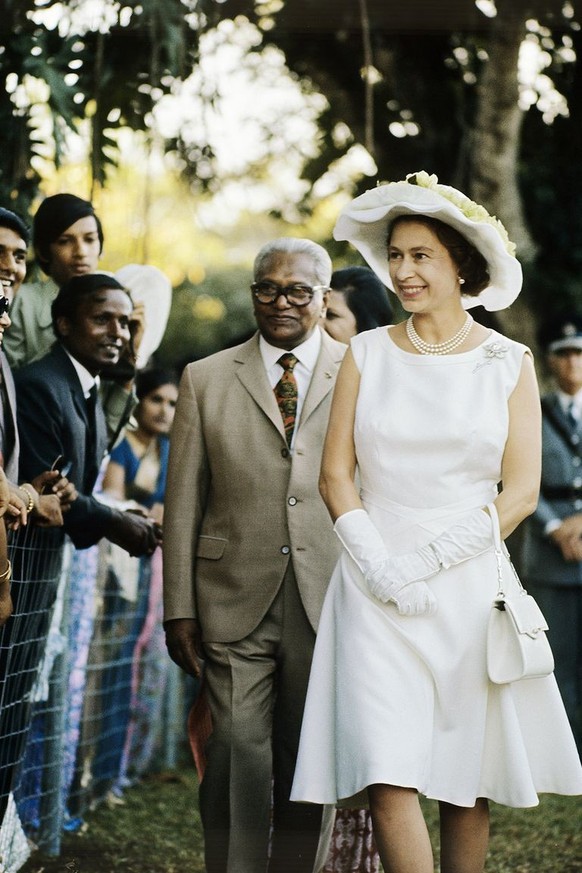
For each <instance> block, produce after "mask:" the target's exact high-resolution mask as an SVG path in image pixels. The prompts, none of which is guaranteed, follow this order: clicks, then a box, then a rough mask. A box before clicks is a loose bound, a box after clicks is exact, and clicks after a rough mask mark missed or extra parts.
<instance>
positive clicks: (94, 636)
mask: <svg viewBox="0 0 582 873" xmlns="http://www.w3.org/2000/svg"><path fill="white" fill-rule="evenodd" d="M10 557H11V561H12V565H13V583H12V597H13V603H14V613H13V616H12V617H11V619H10V620H9V621H8V623H7V624H6V625H5V626H4V627H3V628H1V629H0V804H1V805H0V821H1V822H2V824H1V827H0V873H15V871H17V870H19V869H20V867H21V866H22V865H23V864H24V862H25V861H26V859H27V858H28V857H29V855H30V852H31V850H33V849H34V847H35V846H38V847H39V848H41V849H42V850H43V851H44V852H45V853H47V854H50V855H58V854H59V852H60V846H61V836H62V833H63V831H64V830H70V831H71V830H72V831H75V830H78V829H79V828H81V827H82V826H83V818H84V816H85V814H86V812H87V811H88V810H89V809H90V808H91V807H92V806H94V805H96V804H98V803H99V802H102V801H103V800H107V801H108V802H110V803H117V802H122V796H123V791H124V789H125V788H126V787H127V786H129V785H131V784H134V783H135V782H136V781H139V779H141V778H142V777H143V776H145V775H148V774H150V773H152V772H155V771H157V770H161V769H166V768H172V767H175V766H176V765H177V760H178V754H179V748H180V746H181V741H182V739H183V738H184V737H185V734H186V729H185V721H186V710H187V707H186V703H185V697H186V696H187V692H186V691H185V687H184V679H183V674H181V672H180V671H179V669H178V668H177V667H176V666H175V665H174V664H173V663H172V662H171V661H170V660H169V658H168V656H167V653H166V650H165V644H164V639H163V630H162V566H161V553H160V550H158V551H157V552H156V553H155V554H154V555H153V557H152V558H141V559H137V558H130V557H129V556H128V555H127V554H126V553H125V552H122V551H121V550H120V549H118V548H117V547H116V546H112V545H111V544H109V543H107V542H105V541H102V542H101V543H100V544H99V545H98V546H93V547H92V548H90V549H86V550H84V551H76V550H75V549H74V548H73V547H72V545H71V544H70V543H69V542H68V541H67V540H64V539H63V537H62V535H61V534H60V533H59V532H58V531H57V532H55V531H54V530H43V529H40V528H34V527H32V526H31V527H30V528H28V527H27V528H25V529H24V530H23V531H22V532H19V533H18V534H16V535H13V536H11V540H10Z"/></svg>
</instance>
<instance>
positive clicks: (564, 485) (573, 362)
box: [523, 315, 582, 749]
mask: <svg viewBox="0 0 582 873" xmlns="http://www.w3.org/2000/svg"><path fill="white" fill-rule="evenodd" d="M539 341H540V346H541V347H542V349H543V350H544V352H545V353H546V355H547V362H548V366H549V368H550V370H551V372H552V375H553V377H554V379H555V382H556V390H554V391H551V392H550V393H548V394H546V395H545V396H544V397H543V398H542V410H543V424H542V446H543V448H542V487H541V493H540V499H539V503H538V507H537V510H536V511H535V513H534V515H533V516H531V518H530V519H529V520H528V525H527V528H526V535H525V538H524V556H523V558H524V560H523V572H524V576H525V579H526V580H527V587H528V588H529V589H530V592H531V593H532V594H534V596H535V598H536V600H537V601H538V603H539V605H540V607H541V609H542V611H543V613H544V615H545V616H546V619H547V621H548V624H549V626H550V630H549V638H550V642H551V644H552V648H553V651H554V658H555V662H556V678H557V680H558V684H559V686H560V690H561V693H562V697H563V699H564V703H565V705H566V710H567V712H568V716H569V718H570V721H571V723H572V727H573V729H574V733H575V735H576V741H577V743H578V748H579V749H582V315H572V316H571V317H569V318H562V319H560V320H558V321H554V322H551V323H548V324H547V325H544V327H543V328H542V329H541V331H540V335H539Z"/></svg>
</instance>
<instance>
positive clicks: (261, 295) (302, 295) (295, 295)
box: [251, 282, 329, 306]
mask: <svg viewBox="0 0 582 873" xmlns="http://www.w3.org/2000/svg"><path fill="white" fill-rule="evenodd" d="M251 291H252V292H253V294H254V297H255V300H258V301H259V303H264V304H269V303H275V301H276V300H277V299H278V298H279V297H280V296H281V295H283V296H284V297H286V298H287V303H290V304H291V305H292V306H307V304H308V303H309V302H310V301H311V299H312V298H313V295H314V294H315V292H316V291H329V288H328V287H327V285H313V287H312V286H311V285H301V284H299V283H298V284H297V285H285V286H283V285H277V283H276V282H253V284H252V285H251Z"/></svg>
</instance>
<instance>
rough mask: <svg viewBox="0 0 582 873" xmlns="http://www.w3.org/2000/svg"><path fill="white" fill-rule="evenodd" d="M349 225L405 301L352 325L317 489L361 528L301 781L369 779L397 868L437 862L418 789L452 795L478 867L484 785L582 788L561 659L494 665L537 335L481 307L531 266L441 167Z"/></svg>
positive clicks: (448, 821) (380, 840)
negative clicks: (385, 322) (492, 638)
mask: <svg viewBox="0 0 582 873" xmlns="http://www.w3.org/2000/svg"><path fill="white" fill-rule="evenodd" d="M335 235H336V238H338V239H348V240H349V241H350V242H352V243H353V244H354V245H355V246H356V247H357V248H358V249H359V250H360V252H361V253H362V254H363V256H364V257H365V258H366V259H367V261H368V263H369V264H370V266H371V267H372V268H373V269H374V270H375V272H376V273H377V274H378V275H379V276H380V278H381V279H382V280H383V281H384V282H385V284H387V285H388V287H390V288H391V289H392V290H393V291H394V292H395V293H396V295H397V296H398V298H399V300H400V302H401V304H402V306H403V308H404V309H405V310H406V311H407V312H409V313H410V317H409V318H408V319H407V320H406V321H405V322H403V323H401V324H398V325H395V326H392V327H389V328H384V327H381V328H377V329H375V330H372V331H368V332H365V333H362V334H359V335H358V336H357V337H355V338H354V339H353V340H352V342H351V348H350V351H348V353H347V355H346V358H345V361H344V364H343V365H342V368H341V370H340V375H339V378H338V383H337V387H336V391H335V396H334V402H333V407H332V412H331V417H330V424H329V430H328V435H327V439H326V444H325V449H324V457H323V464H322V473H321V492H322V495H323V498H324V500H325V502H326V504H327V506H328V508H329V511H330V514H331V515H332V518H333V519H334V522H335V531H336V533H337V535H338V537H339V539H340V540H341V542H342V544H343V546H344V549H343V551H342V555H341V557H340V560H339V562H338V565H337V567H336V569H335V571H334V575H333V577H332V580H331V582H330V586H329V590H328V594H327V598H326V602H325V606H324V610H323V613H322V617H321V622H320V626H319V630H318V636H317V644H316V650H315V655H314V659H313V666H312V672H311V679H310V686H309V692H308V696H307V702H306V707H305V715H304V721H303V729H302V737H301V745H300V750H299V756H298V763H297V770H296V775H295V782H294V786H293V792H292V798H293V799H294V800H298V801H308V802H316V803H326V804H335V803H336V802H337V801H338V800H340V801H342V802H343V803H344V804H348V805H349V804H350V802H351V803H353V804H354V805H356V806H357V805H358V804H359V803H360V802H361V796H362V792H366V793H367V796H368V800H369V803H370V808H371V812H372V818H373V822H374V831H375V837H376V842H377V845H378V849H379V852H380V857H381V860H382V864H383V866H384V869H385V870H386V871H387V873H432V871H433V857H432V849H431V844H430V839H429V835H428V832H427V829H426V825H425V822H424V819H423V816H422V812H421V808H420V805H419V802H418V795H419V793H422V794H424V795H426V796H427V797H431V798H434V799H436V800H438V801H439V804H440V814H441V859H440V863H441V867H440V869H441V873H481V871H482V870H483V868H484V863H485V856H486V853H487V845H488V837H489V812H488V800H489V799H491V800H494V801H496V802H498V803H503V804H506V805H509V806H524V807H525V806H534V805H536V804H537V803H538V793H540V792H553V793H560V794H582V767H581V765H580V760H579V758H578V755H577V752H576V747H575V744H574V740H573V737H572V733H571V730H570V728H569V725H568V721H567V718H566V715H565V712H564V708H563V704H562V701H561V698H560V696H559V693H558V691H557V687H556V683H555V680H554V677H553V676H548V677H545V678H543V679H529V680H524V681H522V682H517V683H513V684H511V685H494V684H493V683H491V682H490V681H489V680H488V677H487V668H486V630H487V622H488V618H489V613H490V610H491V605H492V602H493V599H494V597H495V595H496V592H497V574H496V564H495V555H494V550H493V526H492V525H493V521H492V517H494V515H495V513H494V512H493V516H492V514H491V512H492V511H490V509H489V507H490V506H491V504H494V506H495V509H496V511H497V514H498V516H499V520H500V526H501V531H502V535H504V536H507V535H508V534H510V533H511V532H512V531H513V530H514V529H515V528H516V527H517V525H518V524H519V523H520V522H521V521H522V520H523V519H524V518H525V517H526V516H527V515H529V514H530V513H531V512H532V511H533V510H534V508H535V505H536V501H537V495H538V488H539V479H540V407H539V396H538V390H537V384H536V378H535V372H534V366H533V362H532V358H531V353H530V352H529V350H528V349H527V348H526V347H525V346H523V345H521V344H519V343H516V342H513V341H511V340H509V339H507V338H506V337H503V336H501V335H500V334H498V333H496V332H495V331H492V330H489V329H487V328H485V327H483V326H482V325H480V324H477V323H475V322H474V321H473V319H472V318H471V317H470V315H469V314H468V313H467V312H466V309H468V308H470V307H471V306H474V305H476V304H478V303H480V304H483V305H484V306H485V307H486V308H487V309H490V310H497V309H502V308H504V307H505V306H508V305H509V304H510V303H511V302H512V301H513V300H514V299H515V297H516V296H517V294H518V293H519V290H520V288H521V268H520V266H519V263H518V261H517V260H516V259H515V257H514V255H513V247H512V244H511V243H510V242H509V240H508V238H507V234H506V232H505V229H504V228H503V226H502V225H501V224H500V222H498V221H497V220H496V219H494V218H492V217H491V216H489V215H488V213H487V212H486V211H485V210H484V209H483V208H482V207H480V206H477V204H475V203H473V202H472V201H470V200H469V199H468V198H466V197H465V196H464V195H463V194H461V192H459V191H457V190H455V189H453V188H449V187H447V186H444V185H439V184H438V181H437V179H436V177H435V176H429V175H428V174H426V173H416V174H414V175H412V176H409V177H408V178H407V181H405V182H397V183H390V184H386V185H382V186H379V187H378V188H376V189H374V190H372V191H368V192H367V193H365V194H363V195H362V196H360V197H358V198H356V199H355V200H354V201H352V203H350V204H349V205H348V206H347V207H346V209H344V211H343V212H342V214H341V216H340V218H339V220H338V223H337V225H336V230H335ZM356 466H357V467H358V471H359V479H360V482H361V490H360V491H359V492H358V491H357V490H356V487H355V485H354V473H355V469H356ZM500 483H502V490H500V489H499V487H498V486H499V484H500ZM505 560H508V558H507V559H505ZM516 585H517V582H516ZM358 794H359V795H360V797H359V798H358V797H357V795H358ZM350 798H351V800H350Z"/></svg>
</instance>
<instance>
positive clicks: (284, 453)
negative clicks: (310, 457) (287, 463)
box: [281, 449, 289, 458]
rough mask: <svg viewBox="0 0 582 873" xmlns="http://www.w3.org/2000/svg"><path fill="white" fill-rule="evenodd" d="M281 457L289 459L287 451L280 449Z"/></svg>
mask: <svg viewBox="0 0 582 873" xmlns="http://www.w3.org/2000/svg"><path fill="white" fill-rule="evenodd" d="M281 457H282V458H288V457H289V449H281Z"/></svg>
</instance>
